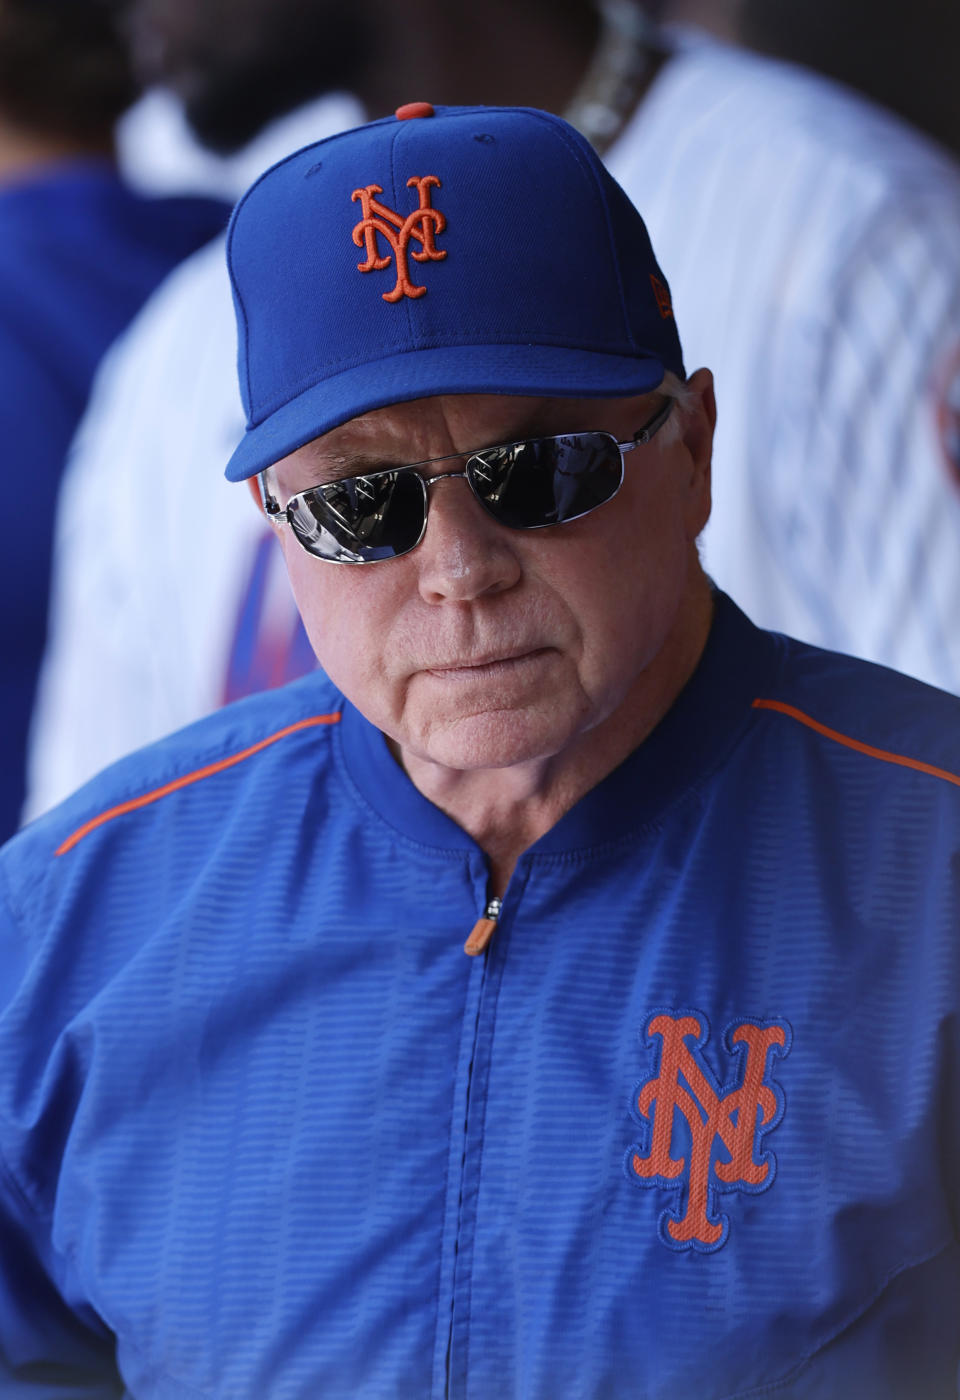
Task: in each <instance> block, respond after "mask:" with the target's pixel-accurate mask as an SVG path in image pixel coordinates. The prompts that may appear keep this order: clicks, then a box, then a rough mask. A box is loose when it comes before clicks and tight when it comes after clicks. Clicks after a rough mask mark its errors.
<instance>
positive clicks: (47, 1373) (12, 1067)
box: [0, 899, 124, 1400]
mask: <svg viewBox="0 0 960 1400" xmlns="http://www.w3.org/2000/svg"><path fill="white" fill-rule="evenodd" d="M29 975H30V967H29V958H28V957H27V956H26V953H25V949H24V943H23V940H22V938H21V936H20V931H19V929H18V928H17V926H16V924H15V922H14V919H13V917H12V915H11V913H10V911H9V909H8V907H7V904H6V901H5V900H3V899H0V1396H2V1397H3V1400H21V1398H22V1400H114V1397H121V1396H122V1395H123V1394H124V1387H123V1383H122V1382H121V1380H120V1375H119V1372H118V1370H117V1367H116V1362H115V1339H114V1337H113V1336H112V1334H111V1333H110V1331H109V1329H108V1328H107V1327H106V1326H105V1324H104V1323H103V1322H102V1320H101V1319H100V1318H98V1317H97V1315H96V1312H95V1310H94V1309H93V1308H92V1307H91V1306H90V1305H89V1304H88V1303H87V1302H85V1301H84V1300H83V1299H82V1298H80V1297H79V1296H71V1294H74V1293H75V1292H76V1290H75V1289H74V1288H73V1287H72V1286H71V1282H70V1279H71V1272H72V1271H71V1269H70V1266H69V1261H67V1260H65V1259H62V1258H60V1257H59V1256H58V1255H57V1252H56V1250H55V1248H54V1245H53V1224H52V1219H50V1218H47V1217H46V1216H45V1214H44V1212H43V1211H42V1210H41V1209H40V1208H38V1205H37V1204H35V1203H33V1202H31V1201H30V1200H29V1199H28V1197H27V1193H26V1191H25V1189H24V1187H23V1185H22V1184H21V1182H20V1181H19V1179H18V1176H17V1172H16V1160H15V1159H16V1155H17V1148H16V1144H17V1142H18V1140H19V1139H20V1138H21V1137H22V1132H23V1130H22V1127H21V1128H20V1129H16V1128H15V1125H14V1124H13V1122H12V1121H11V1118H12V1110H11V1104H12V1102H13V1099H14V1087H13V1086H14V1084H15V1082H16V1078H17V1068H18V1064H20V1063H21V1061H22V1030H19V1031H18V1030H15V1029H14V1025H15V1018H14V1017H11V1015H10V1014H9V1013H10V1011H11V1008H12V1006H13V1004H14V1003H15V1001H16V999H17V993H18V990H19V988H20V986H21V985H22V984H23V983H24V982H25V981H26V980H27V979H28V978H29ZM18 1044H19V1045H20V1047H21V1054H19V1055H18Z"/></svg>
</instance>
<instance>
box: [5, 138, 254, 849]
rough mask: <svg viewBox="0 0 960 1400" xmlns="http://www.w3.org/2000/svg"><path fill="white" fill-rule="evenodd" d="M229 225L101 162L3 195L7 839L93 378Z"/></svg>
mask: <svg viewBox="0 0 960 1400" xmlns="http://www.w3.org/2000/svg"><path fill="white" fill-rule="evenodd" d="M225 219H226V208H225V206H223V205H221V204H219V203H217V202H215V201H211V200H207V199H193V198H191V199H146V198H144V197H142V196H140V195H136V194H134V193H132V192H131V191H130V190H128V189H127V188H126V187H125V186H124V185H123V184H122V183H121V182H120V180H119V179H118V178H117V176H116V174H115V173H114V171H113V169H112V168H111V167H110V166H109V165H107V164H106V163H100V162H95V161H91V162H72V163H65V164H63V165H56V166H52V167H50V168H48V169H46V170H45V171H44V172H43V173H41V174H34V175H31V176H29V177H25V178H24V179H22V180H20V181H17V182H16V183H9V184H6V185H4V186H3V187H2V188H0V385H2V387H0V423H2V442H3V485H4V490H5V493H6V499H7V509H6V511H5V523H4V526H3V534H2V544H0V655H2V656H3V680H2V683H0V730H2V733H3V746H2V754H0V758H2V761H0V839H4V840H5V839H6V838H7V836H9V835H12V833H13V832H14V831H15V830H16V827H17V823H18V821H19V816H20V808H21V806H22V804H23V788H24V769H23V752H24V747H25V744H26V736H27V725H28V722H29V718H30V710H31V708H32V704H33V693H34V686H35V682H36V676H37V670H38V668H39V664H40V657H41V655H42V653H43V646H44V639H45V636H46V624H47V601H48V580H49V574H50V550H51V544H52V539H53V517H54V505H55V502H56V496H57V489H58V486H59V483H60V474H61V471H62V468H63V463H64V457H65V455H66V452H67V448H68V446H69V443H70V439H71V437H72V435H73V431H74V429H75V427H76V425H77V422H78V420H79V418H80V415H81V413H82V412H83V408H84V405H85V403H86V400H87V394H88V392H89V389H90V383H91V380H92V379H93V374H94V371H95V369H96V367H97V364H98V362H99V360H100V358H101V356H102V355H103V353H104V351H105V350H106V349H107V347H108V345H109V344H110V342H111V341H112V340H113V339H114V338H115V337H116V336H117V335H118V334H119V333H120V331H122V330H123V328H124V327H125V326H126V324H127V322H128V321H129V320H130V318H131V317H132V316H133V314H134V313H135V312H136V311H137V310H138V308H139V307H140V305H141V303H142V302H143V301H144V300H145V298H146V297H147V296H148V295H149V293H150V292H151V291H152V290H153V289H154V287H155V286H156V285H157V284H158V283H159V282H160V280H161V278H163V277H164V276H165V275H166V273H167V272H168V271H169V270H170V268H171V267H173V266H174V264H175V263H177V262H179V261H180V260H181V259H182V258H184V257H186V256H187V254H188V253H191V252H193V250H194V249H195V248H197V247H199V246H200V244H201V243H204V242H206V241H207V240H208V239H209V238H212V237H213V235H214V234H215V233H216V232H217V231H218V229H219V228H222V226H223V223H224V221H225ZM123 469H124V463H121V462H118V463H117V470H118V472H119V471H122V470H123ZM103 509H104V510H105V511H106V510H109V509H110V502H109V501H104V502H103Z"/></svg>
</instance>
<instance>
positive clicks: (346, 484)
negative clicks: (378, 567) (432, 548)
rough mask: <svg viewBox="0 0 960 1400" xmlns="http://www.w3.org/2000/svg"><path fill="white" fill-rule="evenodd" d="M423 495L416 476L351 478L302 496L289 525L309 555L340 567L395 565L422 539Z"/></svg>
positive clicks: (295, 503) (381, 474)
mask: <svg viewBox="0 0 960 1400" xmlns="http://www.w3.org/2000/svg"><path fill="white" fill-rule="evenodd" d="M424 510H425V494H424V489H423V485H422V483H421V481H420V478H419V477H418V476H417V475H416V473H415V472H409V471H396V472H378V473H377V474H376V475H374V476H353V477H348V478H345V479H344V480H343V481H332V482H330V483H329V484H327V485H325V486H315V487H313V488H312V490H310V491H304V492H303V493H302V495H300V496H299V497H298V498H297V499H296V500H295V501H292V502H291V509H290V525H291V527H292V529H293V532H294V534H295V535H296V537H297V539H298V540H299V541H300V543H301V544H302V545H303V547H304V548H305V549H306V550H308V551H309V552H310V553H311V554H316V555H318V556H319V557H320V558H321V559H334V560H338V561H340V562H342V563H350V564H367V563H371V562H372V561H373V560H376V559H393V558H395V557H396V556H397V555H398V554H406V553H407V552H408V551H409V550H411V549H413V547H414V545H416V543H417V542H418V540H419V539H420V536H421V534H422V533H423V522H424Z"/></svg>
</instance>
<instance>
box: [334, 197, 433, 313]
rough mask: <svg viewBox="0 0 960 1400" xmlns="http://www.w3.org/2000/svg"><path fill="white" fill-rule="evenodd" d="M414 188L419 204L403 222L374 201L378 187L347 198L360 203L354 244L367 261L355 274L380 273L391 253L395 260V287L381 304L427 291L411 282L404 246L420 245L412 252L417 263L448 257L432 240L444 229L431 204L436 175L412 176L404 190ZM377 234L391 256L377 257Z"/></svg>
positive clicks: (392, 211) (386, 293) (384, 206)
mask: <svg viewBox="0 0 960 1400" xmlns="http://www.w3.org/2000/svg"><path fill="white" fill-rule="evenodd" d="M413 185H415V186H416V188H417V194H418V195H419V196H420V204H419V206H418V207H417V208H416V209H414V210H413V212H412V213H410V214H408V215H407V216H406V218H404V217H403V216H402V215H400V214H398V213H397V212H396V211H395V210H393V209H389V208H388V207H387V206H386V205H385V204H381V203H380V201H379V200H378V199H375V198H374V196H375V195H378V194H383V188H382V186H381V185H367V186H366V187H365V188H364V189H362V190H354V192H353V194H352V195H351V196H350V198H351V199H353V200H357V199H359V201H360V208H361V209H362V211H363V218H362V219H361V220H360V222H359V223H358V224H357V226H356V227H355V228H354V230H353V241H354V243H356V245H357V247H358V248H360V247H363V248H364V249H365V251H366V254H367V260H366V262H362V263H357V270H358V271H359V272H379V271H380V269H381V268H384V267H389V266H390V253H392V255H393V258H394V260H395V265H396V272H397V280H396V284H395V285H394V287H393V290H392V291H389V292H384V293H383V299H384V301H399V300H400V299H401V297H405V296H407V297H422V296H423V295H424V293H425V292H426V290H427V289H426V287H421V286H418V285H417V284H416V283H415V282H411V281H410V272H409V269H408V266H407V245H408V244H409V242H410V240H411V238H415V239H416V240H417V242H418V243H419V244H420V249H419V251H418V250H417V249H416V248H414V249H413V252H412V256H413V258H414V259H415V261H416V262H440V261H441V260H442V259H443V258H445V257H446V256H447V254H446V251H445V250H442V249H440V248H438V247H437V246H436V244H435V243H434V238H435V237H436V236H437V235H438V234H441V233H443V230H444V229H445V228H446V226H447V221H446V219H445V218H444V216H443V214H441V213H440V210H439V209H434V207H433V205H432V203H431V199H432V193H431V192H432V189H433V187H434V186H436V187H437V188H438V189H439V187H440V181H439V180H438V179H437V177H436V175H411V177H410V179H409V180H408V181H407V187H408V188H410V187H411V186H413ZM378 234H379V235H380V237H381V238H385V239H386V241H387V244H388V246H389V248H390V253H388V254H387V255H386V256H385V257H381V256H380V254H379V251H378V248H377V235H378Z"/></svg>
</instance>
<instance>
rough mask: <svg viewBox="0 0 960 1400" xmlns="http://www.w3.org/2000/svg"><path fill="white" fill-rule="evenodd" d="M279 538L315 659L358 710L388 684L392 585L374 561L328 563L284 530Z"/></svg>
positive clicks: (393, 586)
mask: <svg viewBox="0 0 960 1400" xmlns="http://www.w3.org/2000/svg"><path fill="white" fill-rule="evenodd" d="M281 538H282V540H283V552H284V557H285V559H286V564H287V572H288V574H289V577H290V586H291V588H292V589H293V596H294V598H295V600H296V604H297V607H298V609H299V611H300V616H301V617H302V618H303V624H304V627H305V628H306V631H307V636H308V637H309V638H310V643H311V645H312V647H313V650H314V652H315V653H316V657H317V660H318V661H319V663H320V665H321V666H322V667H323V669H324V671H326V673H327V675H328V676H329V677H330V679H331V680H332V681H333V683H334V684H335V685H336V686H337V687H338V688H339V689H341V690H342V691H344V693H345V694H346V695H348V696H349V698H350V699H351V700H352V701H353V702H354V703H357V702H358V700H360V701H361V703H360V708H361V709H362V708H364V704H365V703H367V704H368V702H365V701H364V697H365V696H367V695H370V696H372V695H373V694H374V693H375V692H378V691H381V690H383V689H384V687H386V686H387V684H388V678H387V675H386V671H385V667H384V664H383V658H384V656H385V655H386V654H388V648H387V641H388V635H389V631H390V627H391V623H392V606H391V600H392V599H393V597H394V596H395V592H396V588H395V584H394V582H393V581H392V580H391V579H389V578H388V577H386V576H385V575H382V574H377V573H376V567H377V566H376V565H374V566H372V567H371V568H370V569H367V568H365V567H363V566H362V565H360V566H356V567H352V566H350V565H346V564H329V563H326V562H324V561H323V560H320V559H313V558H311V556H310V555H309V554H307V553H306V552H305V551H304V550H303V549H301V548H300V546H299V545H298V544H297V542H296V540H294V539H293V538H292V536H290V535H289V532H288V531H285V532H284V535H283V536H282V537H281ZM388 572H389V570H388Z"/></svg>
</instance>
